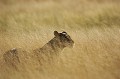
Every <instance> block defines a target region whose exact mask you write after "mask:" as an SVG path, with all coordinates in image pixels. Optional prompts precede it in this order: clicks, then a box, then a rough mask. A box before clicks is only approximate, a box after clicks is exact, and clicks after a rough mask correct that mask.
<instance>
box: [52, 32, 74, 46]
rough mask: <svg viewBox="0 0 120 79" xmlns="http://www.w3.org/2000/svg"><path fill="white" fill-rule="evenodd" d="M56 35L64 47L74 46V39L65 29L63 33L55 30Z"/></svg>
mask: <svg viewBox="0 0 120 79" xmlns="http://www.w3.org/2000/svg"><path fill="white" fill-rule="evenodd" d="M54 35H55V37H56V38H58V40H59V41H60V43H61V44H62V45H63V46H64V47H73V45H74V41H73V40H72V39H71V37H70V36H69V35H68V34H67V33H66V32H64V31H63V32H62V33H58V32H57V31H54Z"/></svg>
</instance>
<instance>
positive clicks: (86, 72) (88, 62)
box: [0, 0, 120, 79]
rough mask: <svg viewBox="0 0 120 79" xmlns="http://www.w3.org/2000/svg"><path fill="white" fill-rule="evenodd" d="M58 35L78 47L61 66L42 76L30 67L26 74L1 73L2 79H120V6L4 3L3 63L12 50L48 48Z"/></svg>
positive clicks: (30, 0)
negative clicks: (62, 33)
mask: <svg viewBox="0 0 120 79" xmlns="http://www.w3.org/2000/svg"><path fill="white" fill-rule="evenodd" d="M54 30H57V31H59V32H61V31H66V32H68V34H69V35H70V36H71V38H72V39H73V40H74V41H75V47H74V48H73V49H69V48H66V49H65V50H64V51H63V52H62V53H61V54H60V60H59V64H57V65H53V67H51V66H48V67H47V68H45V69H44V71H41V72H38V71H36V70H33V69H32V68H34V66H29V68H27V65H28V64H27V63H26V62H25V63H24V64H25V65H26V69H25V70H21V71H16V72H13V71H12V70H11V71H6V70H4V69H3V70H4V71H2V69H0V73H1V75H0V79H16V78H17V79H28V78H29V79H61V78H62V79H120V73H119V72H120V68H119V67H120V1H119V0H0V61H3V59H2V56H3V54H4V53H5V52H6V51H8V50H10V49H11V48H22V49H24V50H28V51H31V50H33V49H36V48H40V47H42V46H43V45H44V44H46V43H47V42H48V41H49V40H50V39H52V38H53V37H54V35H53V31H54ZM30 61H32V60H30ZM1 66H4V65H1ZM10 73H11V74H10Z"/></svg>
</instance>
